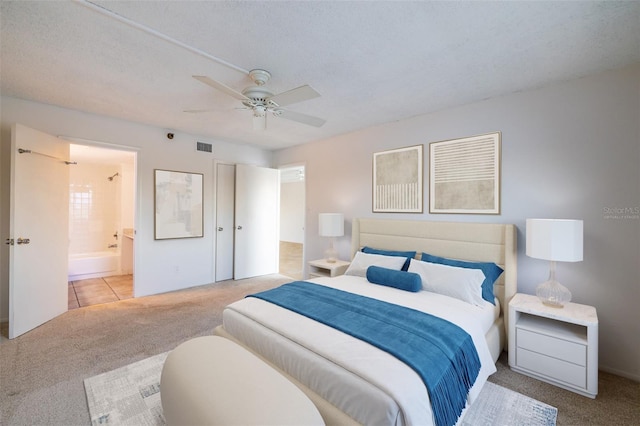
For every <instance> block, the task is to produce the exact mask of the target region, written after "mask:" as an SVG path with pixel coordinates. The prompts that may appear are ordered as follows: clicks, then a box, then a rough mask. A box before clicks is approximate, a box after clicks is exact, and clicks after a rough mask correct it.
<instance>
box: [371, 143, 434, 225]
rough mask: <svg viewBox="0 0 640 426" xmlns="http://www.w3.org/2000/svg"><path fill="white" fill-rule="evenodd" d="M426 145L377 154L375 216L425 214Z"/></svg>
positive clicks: (374, 192) (374, 181)
mask: <svg viewBox="0 0 640 426" xmlns="http://www.w3.org/2000/svg"><path fill="white" fill-rule="evenodd" d="M422 158H423V154H422V145H417V146H410V147H407V148H399V149H392V150H389V151H382V152H376V153H374V154H373V211H374V213H383V212H386V213H422V205H423V203H422V167H423V166H422V161H423V160H422Z"/></svg>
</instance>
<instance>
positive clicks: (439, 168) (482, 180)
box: [429, 132, 501, 214]
mask: <svg viewBox="0 0 640 426" xmlns="http://www.w3.org/2000/svg"><path fill="white" fill-rule="evenodd" d="M500 139H501V134H500V132H496V133H489V134H486V135H480V136H472V137H468V138H462V139H453V140H448V141H442V142H432V143H431V144H429V213H470V214H500Z"/></svg>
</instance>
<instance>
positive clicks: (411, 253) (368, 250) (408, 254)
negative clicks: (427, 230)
mask: <svg viewBox="0 0 640 426" xmlns="http://www.w3.org/2000/svg"><path fill="white" fill-rule="evenodd" d="M362 252H363V253H369V254H382V255H384V256H398V257H406V258H407V261H406V262H404V265H402V268H401V269H402V270H403V271H406V270H408V269H409V263H410V262H411V259H413V258H415V257H416V252H415V251H394V250H381V249H375V248H371V247H366V246H365V247H362Z"/></svg>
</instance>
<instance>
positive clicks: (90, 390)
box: [84, 352, 558, 426]
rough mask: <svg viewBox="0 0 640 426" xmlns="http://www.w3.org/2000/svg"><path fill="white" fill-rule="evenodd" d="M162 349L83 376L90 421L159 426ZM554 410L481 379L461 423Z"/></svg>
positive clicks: (546, 420)
mask: <svg viewBox="0 0 640 426" xmlns="http://www.w3.org/2000/svg"><path fill="white" fill-rule="evenodd" d="M167 354H168V352H165V353H162V354H159V355H156V356H153V357H151V358H147V359H143V360H142V361H138V362H134V363H133V364H129V365H126V366H124V367H121V368H118V369H116V370H113V371H109V372H107V373H103V374H99V375H97V376H93V377H91V378H88V379H85V381H84V387H85V390H86V393H87V403H88V405H89V413H90V415H91V423H92V424H93V425H94V426H98V425H135V426H145V425H149V426H156V425H164V424H165V420H164V417H163V415H162V404H161V402H160V374H161V373H162V366H163V365H164V360H165V359H166V358H167ZM557 414H558V410H557V408H555V407H552V406H550V405H547V404H544V403H542V402H540V401H537V400H535V399H532V398H529V397H527V396H525V395H522V394H520V393H517V392H513V391H511V390H509V389H506V388H503V387H501V386H498V385H496V384H493V383H490V382H487V383H486V384H485V385H484V388H483V389H482V392H480V395H479V396H478V399H477V400H476V402H475V403H474V404H473V405H472V406H471V407H470V408H469V410H468V412H467V413H466V415H465V416H464V419H463V422H462V425H461V426H479V425H491V426H554V425H555V424H556V417H557Z"/></svg>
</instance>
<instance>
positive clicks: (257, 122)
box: [253, 114, 267, 131]
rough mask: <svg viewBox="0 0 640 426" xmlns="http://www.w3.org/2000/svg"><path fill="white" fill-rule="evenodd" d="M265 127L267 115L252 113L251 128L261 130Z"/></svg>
mask: <svg viewBox="0 0 640 426" xmlns="http://www.w3.org/2000/svg"><path fill="white" fill-rule="evenodd" d="M266 129H267V116H266V115H265V114H262V115H254V116H253V130H256V131H262V130H266Z"/></svg>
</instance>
